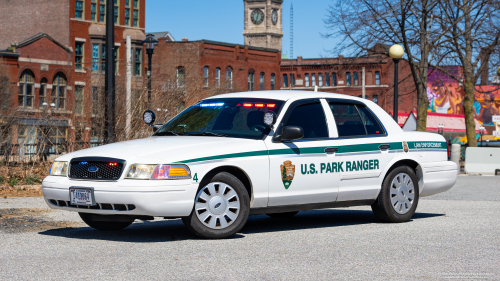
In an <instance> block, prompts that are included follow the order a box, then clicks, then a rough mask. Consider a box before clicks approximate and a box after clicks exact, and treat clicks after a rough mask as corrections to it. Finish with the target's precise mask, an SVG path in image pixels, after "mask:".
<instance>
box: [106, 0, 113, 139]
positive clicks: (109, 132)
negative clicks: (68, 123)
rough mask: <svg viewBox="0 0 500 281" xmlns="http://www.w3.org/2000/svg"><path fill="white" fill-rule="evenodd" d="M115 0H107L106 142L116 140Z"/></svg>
mask: <svg viewBox="0 0 500 281" xmlns="http://www.w3.org/2000/svg"><path fill="white" fill-rule="evenodd" d="M114 6H115V5H114V1H113V0H106V61H105V65H104V68H105V80H104V87H105V91H106V98H107V104H106V107H105V108H106V110H105V120H106V121H105V122H106V131H105V133H104V136H105V140H104V142H105V143H112V142H114V141H115V110H114V108H115V58H114V47H115V20H114Z"/></svg>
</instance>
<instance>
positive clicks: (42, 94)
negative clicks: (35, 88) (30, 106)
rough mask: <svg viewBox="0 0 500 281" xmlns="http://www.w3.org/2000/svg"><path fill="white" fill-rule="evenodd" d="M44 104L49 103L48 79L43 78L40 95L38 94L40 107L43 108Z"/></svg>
mask: <svg viewBox="0 0 500 281" xmlns="http://www.w3.org/2000/svg"><path fill="white" fill-rule="evenodd" d="M44 103H47V78H42V81H40V93H39V94H38V107H39V108H41V107H43V106H44ZM45 105H47V104H45Z"/></svg>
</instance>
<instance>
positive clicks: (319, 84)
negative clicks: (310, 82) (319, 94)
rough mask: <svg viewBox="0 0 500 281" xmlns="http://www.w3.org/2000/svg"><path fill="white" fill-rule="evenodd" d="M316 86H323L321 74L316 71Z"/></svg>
mask: <svg viewBox="0 0 500 281" xmlns="http://www.w3.org/2000/svg"><path fill="white" fill-rule="evenodd" d="M318 86H319V87H323V74H322V73H318Z"/></svg>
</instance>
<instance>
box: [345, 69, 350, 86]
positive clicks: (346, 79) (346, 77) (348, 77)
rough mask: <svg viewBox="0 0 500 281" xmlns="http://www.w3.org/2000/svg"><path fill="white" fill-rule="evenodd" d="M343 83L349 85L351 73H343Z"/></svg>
mask: <svg viewBox="0 0 500 281" xmlns="http://www.w3.org/2000/svg"><path fill="white" fill-rule="evenodd" d="M345 81H346V82H345V85H346V86H351V73H350V72H347V73H346V74H345Z"/></svg>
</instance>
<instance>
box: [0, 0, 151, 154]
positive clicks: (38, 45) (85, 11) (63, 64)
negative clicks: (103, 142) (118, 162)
mask: <svg viewBox="0 0 500 281" xmlns="http://www.w3.org/2000/svg"><path fill="white" fill-rule="evenodd" d="M0 2H1V5H0V25H1V26H2V28H1V29H0V60H1V61H2V65H1V67H2V68H4V69H7V70H3V72H2V73H0V76H2V75H3V76H2V77H3V78H2V77H0V78H2V79H3V80H4V81H7V80H6V79H8V81H7V82H6V83H7V85H8V87H4V88H6V89H7V90H8V96H9V98H8V102H6V101H5V99H4V98H5V97H6V94H5V93H6V91H2V106H3V107H2V109H1V115H2V117H0V118H1V120H0V124H4V127H5V126H6V124H7V123H9V124H10V126H9V128H8V129H6V128H3V130H2V131H3V133H2V134H3V136H2V139H0V142H3V143H7V142H8V141H10V140H11V141H12V143H14V144H17V145H21V144H22V143H24V144H30V146H31V148H30V149H25V150H24V151H20V152H19V153H21V154H33V153H35V150H36V149H38V147H35V144H39V143H40V142H41V141H42V142H43V141H44V140H43V139H44V138H47V137H48V138H49V139H50V142H51V143H63V142H68V143H74V142H89V141H99V139H100V137H99V136H97V135H92V133H91V132H94V131H96V130H92V128H93V126H94V125H93V124H97V123H99V122H98V121H102V118H101V117H102V112H100V110H97V109H98V108H99V107H98V106H99V105H100V104H101V103H102V100H100V99H101V98H102V92H103V88H104V61H105V26H106V25H105V20H106V16H105V13H106V1H105V0H37V1H32V0H16V1H7V0H0ZM114 21H115V40H114V41H115V46H114V54H113V55H114V58H115V63H116V73H117V76H116V83H117V90H118V89H119V87H121V86H120V84H123V83H124V77H125V57H126V50H125V38H126V37H127V35H130V36H131V39H132V54H131V58H132V75H133V79H132V84H133V86H132V87H134V88H136V89H137V90H136V91H137V92H140V91H142V88H143V82H144V78H143V72H144V65H143V62H144V58H145V54H144V53H145V52H143V49H144V48H143V44H142V40H144V39H145V32H144V31H145V0H115V1H114ZM0 72H1V70H0ZM139 96H140V95H139ZM44 103H46V105H44ZM14 113H15V116H16V118H15V120H14V119H12V118H11V119H10V121H9V122H7V121H6V120H7V119H9V118H10V117H9V116H12V115H13V114H14ZM101 123H102V122H101ZM48 127H50V128H48ZM7 131H8V133H6V132H7ZM54 149H61V150H63V151H68V150H73V149H76V148H74V147H68V146H66V147H65V148H62V147H58V146H56V147H55V148H52V150H54ZM52 153H54V151H52ZM58 153H59V151H58Z"/></svg>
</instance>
